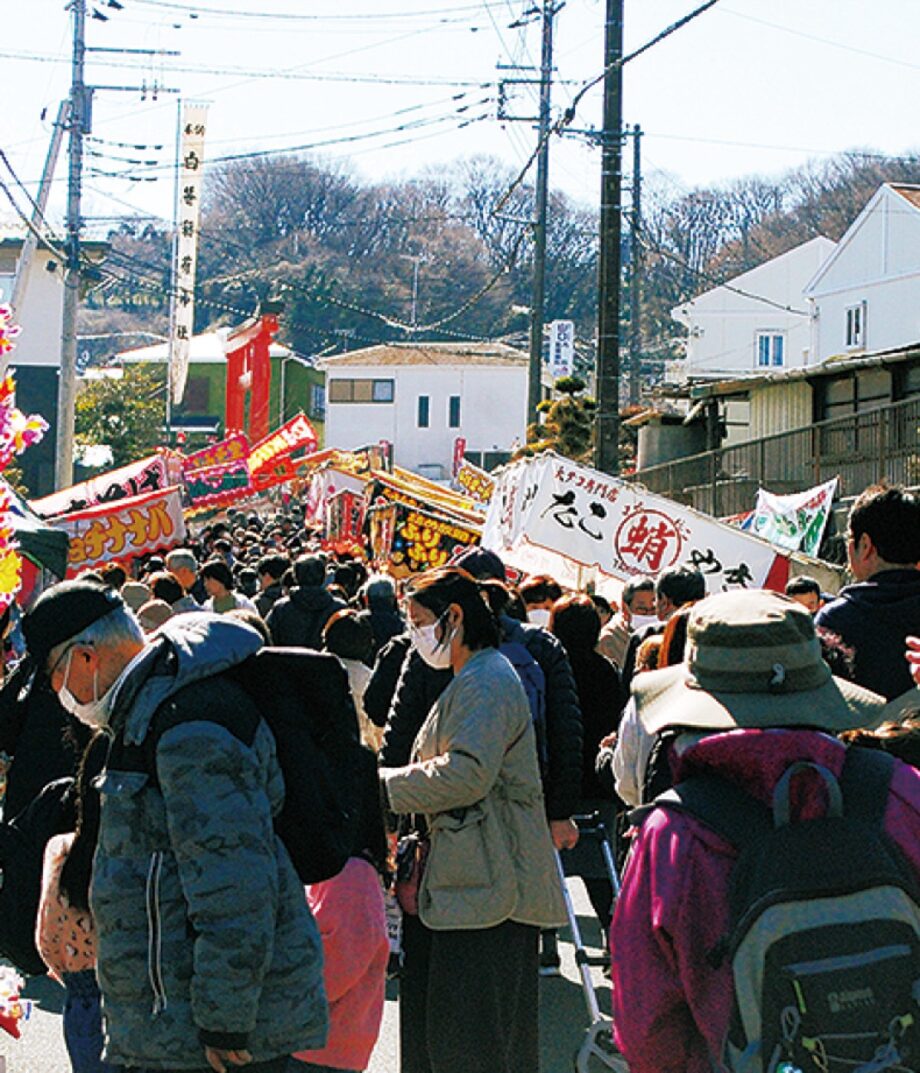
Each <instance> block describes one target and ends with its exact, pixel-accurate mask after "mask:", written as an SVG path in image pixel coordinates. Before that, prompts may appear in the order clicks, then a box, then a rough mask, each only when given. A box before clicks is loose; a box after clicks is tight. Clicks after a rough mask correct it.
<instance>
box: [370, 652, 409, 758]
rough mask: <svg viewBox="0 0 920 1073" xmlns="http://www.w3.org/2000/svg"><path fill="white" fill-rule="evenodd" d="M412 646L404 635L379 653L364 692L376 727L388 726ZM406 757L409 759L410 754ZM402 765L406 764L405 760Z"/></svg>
mask: <svg viewBox="0 0 920 1073" xmlns="http://www.w3.org/2000/svg"><path fill="white" fill-rule="evenodd" d="M411 644H412V641H411V640H410V638H409V635H408V634H407V633H403V634H400V635H399V636H398V637H394V638H393V640H392V641H388V642H387V644H385V645H384V646H383V648H381V649H380V651H379V652H378V653H377V658H376V660H375V662H374V669H373V671H371V678H370V681H369V682H368V683H367V689H365V690H364V711H365V712H366V713H367V717H368V719H370V721H371V722H372V723H373V724H374V726H378V727H384V726H386V723H387V717H388V716H389V714H390V705H391V704H392V703H393V697H394V696H395V694H396V686H397V685H398V684H399V676H400V675H401V674H402V669H403V663H405V661H406V653H407V652H408V651H409V646H410V645H411ZM406 755H407V758H408V754H406ZM401 763H405V760H403V761H401Z"/></svg>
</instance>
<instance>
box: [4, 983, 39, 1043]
mask: <svg viewBox="0 0 920 1073" xmlns="http://www.w3.org/2000/svg"><path fill="white" fill-rule="evenodd" d="M22 987H23V980H22V977H21V976H19V975H18V974H17V973H15V972H14V971H13V970H12V969H7V968H0V1028H2V1029H3V1030H4V1032H8V1033H9V1034H10V1035H11V1036H12V1037H13V1039H19V1036H20V1031H19V1024H20V1022H21V1021H28V1019H29V1017H30V1016H31V1015H32V1003H31V1002H27V1001H26V1000H25V999H22V998H20V997H19V996H20V993H21V991H22Z"/></svg>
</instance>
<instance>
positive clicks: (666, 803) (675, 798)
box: [641, 775, 773, 849]
mask: <svg viewBox="0 0 920 1073" xmlns="http://www.w3.org/2000/svg"><path fill="white" fill-rule="evenodd" d="M659 807H661V808H670V809H675V810H676V811H678V812H687V813H689V814H690V815H691V816H694V817H696V819H698V820H699V821H700V822H701V823H704V824H705V825H706V826H707V827H709V828H710V829H711V830H713V831H715V832H716V834H719V835H721V836H722V837H723V838H724V839H726V841H728V842H731V844H732V845H733V846H735V847H736V848H738V849H741V848H743V847H744V846H746V845H747V844H748V843H749V842H754V841H756V840H757V839H758V838H760V837H762V835H763V834H764V833H765V832H767V831H770V830H772V829H773V821H772V819H771V817H770V810H769V809H768V808H767V807H766V805H763V804H761V803H760V802H759V801H757V800H756V799H755V798H753V797H751V795H750V794H748V793H745V791H744V790H742V789H741V788H740V787H739V786H735V785H734V784H733V783H730V782H728V780H726V779H722V778H719V777H718V776H717V775H693V776H692V777H691V778H689V779H686V780H685V781H684V782H682V783H680V784H678V785H677V786H674V787H672V789H670V790H668V791H666V792H665V793H663V794H659V796H658V797H656V798H655V800H654V802H653V803H652V805H651V806H649V808H648V810H647V811H649V812H650V811H651V810H652V809H653V808H659ZM641 811H643V812H645V811H646V810H641Z"/></svg>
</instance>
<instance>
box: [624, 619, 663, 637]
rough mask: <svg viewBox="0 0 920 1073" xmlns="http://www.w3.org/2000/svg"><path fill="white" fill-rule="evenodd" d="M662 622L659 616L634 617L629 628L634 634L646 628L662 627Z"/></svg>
mask: <svg viewBox="0 0 920 1073" xmlns="http://www.w3.org/2000/svg"><path fill="white" fill-rule="evenodd" d="M660 625H661V621H660V619H659V618H658V616H657V615H633V617H632V618H631V619H630V620H629V627H630V629H631V630H632V631H633V632H634V633H638V632H639V631H640V630H644V629H645V628H646V626H660Z"/></svg>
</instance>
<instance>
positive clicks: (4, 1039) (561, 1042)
mask: <svg viewBox="0 0 920 1073" xmlns="http://www.w3.org/2000/svg"><path fill="white" fill-rule="evenodd" d="M570 889H571V890H572V894H573V898H574V902H575V908H576V912H577V913H578V919H579V925H580V927H581V929H582V932H583V934H584V939H585V942H586V943H587V945H588V948H589V950H590V951H591V952H596V951H597V950H598V949H599V944H600V929H599V927H598V925H597V921H596V919H595V918H594V915H593V914H592V912H591V908H590V905H589V904H588V901H587V898H586V897H585V895H584V890H583V888H582V886H581V884H580V883H579V882H578V881H577V880H574V881H570ZM560 939H561V942H560V947H559V948H560V953H561V956H562V975H561V976H559V977H550V978H543V979H541V981H540V1053H541V1070H540V1073H572V1071H573V1070H574V1055H575V1053H576V1052H577V1050H578V1048H579V1046H580V1045H581V1042H582V1040H583V1038H584V1032H585V1029H586V1027H587V1023H588V1021H587V1013H586V1008H585V1000H584V995H583V992H582V989H581V984H580V982H579V976H578V973H577V972H576V969H575V960H574V948H573V947H572V945H571V942H570V941H569V936H568V932H567V930H565V929H564V930H563V931H562V932H561V933H560ZM592 976H593V978H594V980H595V985H596V987H597V989H598V1000H599V1002H600V1007H601V1009H602V1010H609V1009H610V983H609V981H608V980H607V979H606V978H605V977H604V976H603V974H602V972H601V970H600V969H594V970H592ZM26 996H27V997H28V998H30V999H32V1000H33V1002H34V1003H35V1008H34V1012H33V1016H32V1019H31V1020H30V1021H29V1022H28V1023H27V1024H25V1025H24V1026H23V1035H22V1039H21V1040H19V1041H16V1040H13V1039H11V1038H10V1037H9V1036H6V1035H4V1034H0V1057H2V1058H5V1059H6V1070H5V1073H69V1070H70V1063H69V1061H68V1059H67V1052H66V1050H65V1048H64V1043H63V1038H62V1035H61V1004H62V1000H63V991H62V989H61V988H60V987H58V986H57V985H56V984H54V983H52V982H51V981H50V980H48V979H47V978H45V979H41V978H37V979H34V980H32V981H31V982H30V984H29V986H28V988H27V990H26ZM597 1068H598V1069H600V1068H602V1067H601V1066H598V1067H597ZM398 1069H399V1062H398V1028H397V1003H396V987H395V985H392V984H391V986H390V989H389V992H388V995H387V1003H386V1009H385V1011H384V1019H383V1027H382V1029H381V1033H380V1038H379V1040H378V1042H377V1046H376V1048H375V1050H374V1054H373V1056H372V1057H371V1062H370V1065H369V1066H368V1073H397V1071H398ZM0 1073H4V1071H3V1070H2V1063H0ZM535 1073H536V1071H535Z"/></svg>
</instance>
